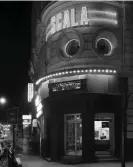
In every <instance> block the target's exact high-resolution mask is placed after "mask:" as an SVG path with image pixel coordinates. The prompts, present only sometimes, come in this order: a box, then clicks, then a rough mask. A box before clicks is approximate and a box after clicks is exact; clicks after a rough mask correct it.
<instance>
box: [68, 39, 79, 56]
mask: <svg viewBox="0 0 133 167" xmlns="http://www.w3.org/2000/svg"><path fill="white" fill-rule="evenodd" d="M79 48H80V41H79V40H78V39H71V40H70V41H68V42H67V43H66V45H65V53H66V55H67V56H68V57H73V56H75V55H76V53H77V52H78V50H79Z"/></svg>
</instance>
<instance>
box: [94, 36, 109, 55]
mask: <svg viewBox="0 0 133 167" xmlns="http://www.w3.org/2000/svg"><path fill="white" fill-rule="evenodd" d="M95 47H96V49H97V52H98V53H99V55H100V56H110V55H111V54H112V44H111V42H110V41H109V40H108V39H105V38H100V39H98V40H97V42H96V46H95Z"/></svg>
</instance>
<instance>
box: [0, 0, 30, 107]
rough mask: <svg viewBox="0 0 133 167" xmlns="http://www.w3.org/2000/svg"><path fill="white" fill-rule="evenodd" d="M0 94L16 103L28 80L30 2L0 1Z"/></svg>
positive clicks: (10, 101)
mask: <svg viewBox="0 0 133 167" xmlns="http://www.w3.org/2000/svg"><path fill="white" fill-rule="evenodd" d="M0 21H1V23H0V58H1V59H0V96H5V97H6V98H7V100H8V103H10V104H11V105H14V104H15V105H18V103H19V101H20V99H21V98H22V94H23V91H24V90H26V87H27V83H28V82H29V81H30V80H29V76H28V69H29V60H30V57H31V2H24V1H23V2H19V1H18V2H0Z"/></svg>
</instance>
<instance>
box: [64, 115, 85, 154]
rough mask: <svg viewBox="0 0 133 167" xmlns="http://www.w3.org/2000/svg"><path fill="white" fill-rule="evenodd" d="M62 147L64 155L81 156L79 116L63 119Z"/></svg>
mask: <svg viewBox="0 0 133 167" xmlns="http://www.w3.org/2000/svg"><path fill="white" fill-rule="evenodd" d="M64 123H65V124H64V128H65V129H64V133H65V134H64V137H65V138H64V144H65V145H64V146H65V154H66V155H82V123H81V116H80V114H67V115H65V117H64Z"/></svg>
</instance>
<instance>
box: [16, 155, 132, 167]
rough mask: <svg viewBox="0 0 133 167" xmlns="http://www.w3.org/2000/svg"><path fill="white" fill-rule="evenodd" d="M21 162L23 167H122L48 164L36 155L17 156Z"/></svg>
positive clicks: (113, 166) (116, 164)
mask: <svg viewBox="0 0 133 167" xmlns="http://www.w3.org/2000/svg"><path fill="white" fill-rule="evenodd" d="M16 157H17V158H18V159H20V160H21V163H22V167H73V166H75V167H107V166H108V167H121V164H120V163H119V162H105V163H101V162H98V163H87V164H72V165H70V164H69V165H67V164H62V163H59V162H48V161H46V160H44V159H43V158H41V157H39V156H34V155H24V154H18V155H16ZM125 167H133V162H127V163H126V165H125Z"/></svg>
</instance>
